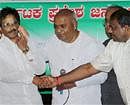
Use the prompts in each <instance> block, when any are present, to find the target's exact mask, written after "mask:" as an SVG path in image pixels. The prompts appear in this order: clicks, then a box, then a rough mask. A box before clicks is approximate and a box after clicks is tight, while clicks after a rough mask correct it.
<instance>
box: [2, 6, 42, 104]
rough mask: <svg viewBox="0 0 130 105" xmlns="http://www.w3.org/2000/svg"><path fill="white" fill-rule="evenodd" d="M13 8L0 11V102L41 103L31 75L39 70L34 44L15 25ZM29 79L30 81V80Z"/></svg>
mask: <svg viewBox="0 0 130 105" xmlns="http://www.w3.org/2000/svg"><path fill="white" fill-rule="evenodd" d="M19 25H20V17H19V14H18V12H17V10H16V9H14V8H10V7H5V8H3V9H2V10H1V11H0V30H1V39H0V105H42V99H41V96H40V94H39V93H38V90H37V86H35V85H34V84H33V83H37V82H39V83H40V81H41V79H40V78H38V77H34V76H35V74H42V73H43V67H44V66H43V64H42V63H41V62H40V60H39V58H40V56H38V55H39V54H37V52H38V49H37V48H38V47H37V46H36V45H35V43H34V42H32V41H31V40H30V38H29V36H27V32H26V31H25V30H24V29H23V28H22V27H20V26H19ZM32 82H33V83H32Z"/></svg>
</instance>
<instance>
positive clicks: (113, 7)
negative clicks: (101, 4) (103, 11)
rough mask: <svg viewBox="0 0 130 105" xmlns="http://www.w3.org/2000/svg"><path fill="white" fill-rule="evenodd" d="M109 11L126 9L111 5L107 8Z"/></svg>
mask: <svg viewBox="0 0 130 105" xmlns="http://www.w3.org/2000/svg"><path fill="white" fill-rule="evenodd" d="M109 9H124V8H123V7H122V6H119V5H111V6H109V7H107V10H109Z"/></svg>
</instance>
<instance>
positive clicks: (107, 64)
mask: <svg viewBox="0 0 130 105" xmlns="http://www.w3.org/2000/svg"><path fill="white" fill-rule="evenodd" d="M110 51H111V49H110V43H109V44H108V46H107V47H105V50H104V52H102V53H101V54H99V56H97V57H96V58H95V59H94V60H92V62H91V65H92V66H93V67H94V68H95V69H96V70H99V71H104V72H109V71H110V70H111V69H112V55H111V53H110Z"/></svg>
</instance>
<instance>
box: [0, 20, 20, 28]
mask: <svg viewBox="0 0 130 105" xmlns="http://www.w3.org/2000/svg"><path fill="white" fill-rule="evenodd" d="M17 25H19V23H18V21H17V20H14V21H12V22H7V23H6V22H5V23H3V24H2V27H3V28H5V29H8V28H10V27H12V26H17Z"/></svg>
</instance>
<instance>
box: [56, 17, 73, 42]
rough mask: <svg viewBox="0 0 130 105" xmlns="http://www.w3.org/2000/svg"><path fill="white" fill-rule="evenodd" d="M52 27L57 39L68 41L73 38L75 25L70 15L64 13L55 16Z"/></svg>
mask: <svg viewBox="0 0 130 105" xmlns="http://www.w3.org/2000/svg"><path fill="white" fill-rule="evenodd" d="M54 29H55V34H56V36H57V37H58V39H60V40H62V41H64V42H68V43H69V42H70V41H71V39H73V34H74V31H75V26H74V23H73V22H72V19H71V17H69V16H65V15H63V16H61V15H59V16H56V17H55V20H54Z"/></svg>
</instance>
